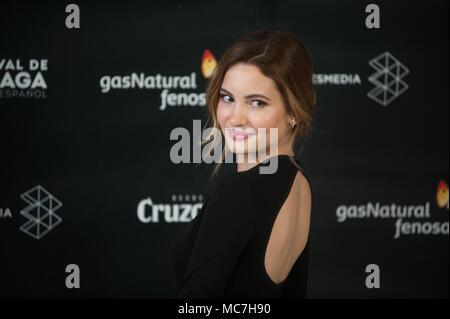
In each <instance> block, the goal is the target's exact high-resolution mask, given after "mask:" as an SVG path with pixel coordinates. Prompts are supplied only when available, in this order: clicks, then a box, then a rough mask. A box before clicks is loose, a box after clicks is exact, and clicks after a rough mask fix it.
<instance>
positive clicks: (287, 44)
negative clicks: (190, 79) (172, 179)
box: [201, 30, 317, 176]
mask: <svg viewBox="0 0 450 319" xmlns="http://www.w3.org/2000/svg"><path fill="white" fill-rule="evenodd" d="M238 63H245V64H251V65H254V66H256V67H258V68H259V70H260V71H261V73H263V74H264V75H265V76H267V77H269V78H271V79H272V80H273V81H274V82H275V84H276V86H277V89H278V91H279V92H280V95H281V96H282V99H283V103H284V105H285V107H286V112H288V113H292V114H293V115H294V117H295V119H296V122H297V125H296V126H295V127H294V129H293V130H292V132H293V134H294V145H295V144H297V143H298V142H302V143H301V150H300V153H301V151H302V150H303V145H304V142H305V141H306V137H307V136H309V134H310V133H311V131H312V120H313V112H314V107H315V105H316V101H317V96H316V90H315V88H314V85H313V82H312V75H313V68H312V63H311V58H310V56H309V53H308V52H307V50H306V48H305V46H304V45H303V43H302V42H301V41H300V40H299V39H298V38H297V37H296V36H295V35H293V34H291V33H288V32H284V31H269V30H257V31H253V32H250V33H247V34H245V35H244V36H242V37H241V38H239V39H238V40H236V41H235V42H234V43H233V44H232V45H231V46H230V47H229V48H228V49H227V50H226V51H225V53H224V54H223V56H222V58H221V59H220V61H219V62H218V64H217V66H216V68H215V69H214V71H213V73H212V74H211V76H210V77H209V78H208V81H207V88H206V106H207V110H208V113H209V117H208V120H207V122H206V125H205V127H204V128H203V131H204V130H205V128H206V127H207V126H208V123H210V122H211V119H212V122H213V123H212V127H213V128H215V130H212V131H211V133H210V134H209V135H208V136H207V137H206V139H204V140H203V139H202V141H201V145H202V146H203V145H204V144H205V143H208V142H211V141H212V142H211V143H212V145H211V149H210V154H211V152H212V150H214V149H215V148H216V146H217V143H218V138H217V137H219V136H217V135H216V136H214V132H218V131H219V132H222V130H220V125H219V123H218V120H217V105H218V102H219V98H220V88H221V86H222V82H223V79H224V77H225V74H226V73H227V71H228V69H229V68H231V67H232V66H233V65H235V64H238ZM203 131H202V135H201V136H203ZM219 138H222V134H220V137H219ZM226 148H227V145H226V143H224V147H223V150H222V160H221V161H220V162H219V163H217V165H216V166H215V168H214V170H213V172H212V176H214V175H215V174H217V172H218V170H219V168H220V166H221V163H222V162H223V160H224V157H225V152H226ZM294 164H295V165H296V166H297V167H299V165H298V164H297V163H295V162H294ZM299 168H300V169H301V167H299Z"/></svg>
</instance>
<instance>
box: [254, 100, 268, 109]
mask: <svg viewBox="0 0 450 319" xmlns="http://www.w3.org/2000/svg"><path fill="white" fill-rule="evenodd" d="M252 105H253V106H257V107H260V108H261V107H263V106H265V105H267V103H266V102H264V101H261V100H253V101H252Z"/></svg>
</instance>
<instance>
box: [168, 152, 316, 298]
mask: <svg viewBox="0 0 450 319" xmlns="http://www.w3.org/2000/svg"><path fill="white" fill-rule="evenodd" d="M274 157H276V158H278V169H277V170H276V172H275V173H274V174H261V173H260V172H259V169H260V166H268V165H267V164H268V162H269V160H270V159H273V158H274ZM292 159H294V158H293V157H292ZM297 164H298V162H297ZM299 165H300V164H299ZM297 171H298V168H297V167H296V166H295V165H294V164H293V163H292V162H291V156H289V155H276V156H272V157H270V158H267V159H266V160H265V161H263V162H261V163H259V164H257V165H256V166H253V167H252V168H250V169H248V170H246V171H242V172H235V173H232V174H228V175H225V176H221V177H220V178H218V180H216V181H215V182H214V183H213V184H212V187H211V188H210V191H209V193H208V196H207V198H206V201H205V203H204V204H203V206H202V208H201V210H200V211H199V212H198V214H197V216H196V217H195V218H194V219H193V220H192V221H191V222H189V223H188V224H186V225H183V229H182V230H181V231H180V232H179V233H178V234H177V236H176V237H175V239H174V241H173V243H172V250H171V258H172V267H173V268H172V271H173V283H174V284H175V287H174V297H175V298H304V297H305V290H306V271H307V255H308V250H309V249H308V247H309V240H308V241H307V244H306V247H305V249H304V250H303V252H302V254H301V255H300V256H299V257H298V259H297V262H296V263H295V264H294V266H293V268H292V269H291V272H290V273H289V276H288V277H287V278H286V279H285V280H284V281H283V282H281V283H279V284H276V283H275V282H273V281H272V280H271V278H270V277H269V275H268V274H267V272H266V269H265V267H264V257H265V251H266V247H267V244H268V242H269V238H270V234H271V231H272V227H273V224H274V222H275V219H276V217H277V215H278V212H279V211H280V209H281V207H282V205H283V203H284V202H285V201H286V199H287V197H288V195H289V193H290V190H291V187H292V185H293V182H294V179H295V176H296V173H297ZM303 175H305V174H304V173H303ZM305 177H306V175H305Z"/></svg>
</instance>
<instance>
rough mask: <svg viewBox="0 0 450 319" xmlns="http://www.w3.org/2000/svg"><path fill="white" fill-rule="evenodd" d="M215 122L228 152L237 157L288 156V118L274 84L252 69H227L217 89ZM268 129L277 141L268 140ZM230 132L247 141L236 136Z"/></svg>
mask: <svg viewBox="0 0 450 319" xmlns="http://www.w3.org/2000/svg"><path fill="white" fill-rule="evenodd" d="M217 120H218V122H219V125H220V128H221V130H222V134H224V136H225V141H226V143H227V146H228V148H229V149H230V150H231V151H232V152H233V153H236V154H238V155H240V156H242V155H243V156H244V157H246V155H248V154H253V155H255V156H257V154H262V156H263V157H265V156H266V155H271V154H272V153H273V152H278V153H280V154H281V153H283V152H284V153H289V152H292V151H291V150H292V148H291V147H292V141H293V134H292V133H291V132H292V129H291V126H290V124H289V123H290V122H291V121H292V116H288V114H287V113H286V108H285V106H284V103H283V101H282V97H281V95H280V93H279V92H278V89H277V88H276V84H275V82H274V81H273V80H272V79H270V78H268V77H266V76H265V75H264V74H262V73H261V71H260V70H259V68H258V67H256V66H254V65H250V64H243V63H239V64H236V65H234V66H232V67H231V68H229V69H228V71H227V73H226V74H225V77H224V80H223V83H222V87H221V89H220V98H219V103H218V105H217ZM270 128H275V129H276V130H277V131H278V139H274V137H272V140H271V139H270V134H271V132H270ZM258 129H265V130H260V131H259V132H258ZM233 130H234V131H235V132H236V131H238V134H245V136H247V137H246V138H243V137H242V135H241V136H236V135H235V134H236V133H233ZM239 132H240V133H239ZM233 136H234V137H233ZM264 137H265V140H264ZM271 144H272V145H271ZM270 148H271V149H270ZM270 150H272V153H270ZM258 152H261V153H258Z"/></svg>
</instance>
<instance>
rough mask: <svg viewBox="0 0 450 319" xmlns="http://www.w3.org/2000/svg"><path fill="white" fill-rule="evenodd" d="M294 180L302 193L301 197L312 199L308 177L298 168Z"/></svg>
mask: <svg viewBox="0 0 450 319" xmlns="http://www.w3.org/2000/svg"><path fill="white" fill-rule="evenodd" d="M295 182H296V183H297V185H298V188H299V190H300V194H301V195H302V197H303V199H304V200H309V201H311V200H312V191H311V185H310V184H309V181H308V179H307V178H306V177H305V175H304V174H303V173H302V172H301V171H300V170H299V171H298V172H297V176H296V177H295Z"/></svg>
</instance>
